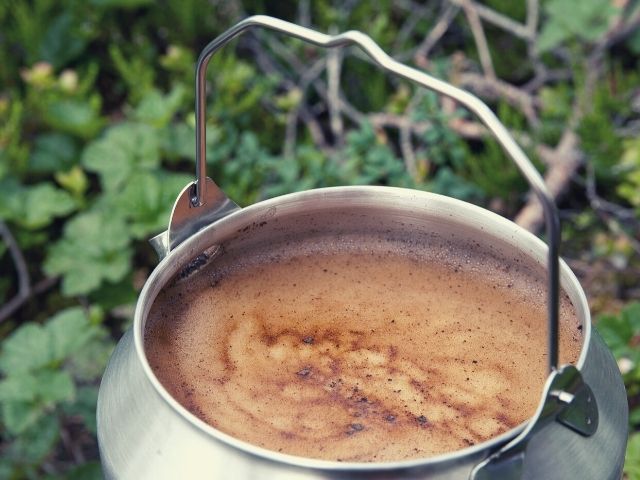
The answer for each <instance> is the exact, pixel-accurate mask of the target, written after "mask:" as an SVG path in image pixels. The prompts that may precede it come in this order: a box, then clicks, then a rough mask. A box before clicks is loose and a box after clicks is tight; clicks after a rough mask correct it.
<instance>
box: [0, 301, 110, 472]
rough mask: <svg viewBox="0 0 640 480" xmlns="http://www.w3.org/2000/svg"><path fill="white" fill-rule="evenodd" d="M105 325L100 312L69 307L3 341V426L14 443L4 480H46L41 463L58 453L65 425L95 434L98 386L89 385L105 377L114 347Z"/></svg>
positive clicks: (3, 464)
mask: <svg viewBox="0 0 640 480" xmlns="http://www.w3.org/2000/svg"><path fill="white" fill-rule="evenodd" d="M100 321H101V315H100V314H99V312H98V311H93V313H92V314H91V315H87V314H86V313H85V312H84V311H83V310H82V309H80V308H78V307H73V308H68V309H66V310H62V311H61V312H59V313H57V314H56V315H54V316H53V317H51V318H50V319H49V320H47V321H46V322H45V323H44V324H43V325H37V324H34V323H27V324H25V325H23V326H21V327H20V328H18V329H17V330H16V331H15V332H14V333H13V334H12V335H11V336H10V337H8V338H7V339H6V340H5V341H4V342H3V344H2V350H1V351H0V372H1V373H2V379H1V380H0V405H1V408H0V424H1V425H2V427H3V428H4V429H5V430H6V433H7V435H9V437H10V438H12V439H13V442H12V443H11V444H10V446H9V447H8V448H7V449H6V451H5V452H3V455H2V456H1V458H2V459H1V460H0V472H2V473H3V474H4V475H3V478H23V477H24V478H41V475H42V471H41V470H40V464H41V462H42V461H43V460H44V459H45V458H47V457H50V456H52V455H54V454H55V452H54V449H55V447H56V444H57V441H58V436H59V433H60V428H61V424H62V423H63V422H68V421H74V422H80V424H81V425H82V426H83V428H86V429H87V430H89V431H90V432H94V433H95V420H94V418H93V413H92V411H93V404H94V402H95V398H96V387H95V385H92V384H91V383H87V382H92V381H93V380H94V379H95V378H96V377H97V376H99V375H100V374H101V371H102V368H104V365H105V362H106V359H107V356H108V355H109V354H110V351H111V348H112V346H113V344H112V342H111V341H110V340H109V335H108V332H107V331H106V329H105V328H104V327H103V326H102V325H101V324H100ZM96 473H98V472H96V471H95V469H94V470H93V478H99V476H98V475H96ZM85 478H87V477H85Z"/></svg>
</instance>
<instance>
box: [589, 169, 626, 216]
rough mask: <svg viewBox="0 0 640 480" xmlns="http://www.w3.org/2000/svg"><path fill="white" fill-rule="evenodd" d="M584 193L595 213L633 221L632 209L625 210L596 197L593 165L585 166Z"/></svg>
mask: <svg viewBox="0 0 640 480" xmlns="http://www.w3.org/2000/svg"><path fill="white" fill-rule="evenodd" d="M585 191H586V193H587V198H588V199H589V204H590V205H591V208H593V210H595V211H596V212H598V213H600V212H604V214H605V215H607V216H608V215H613V216H614V217H616V218H619V219H621V220H624V221H629V220H635V218H636V212H635V210H634V209H633V208H625V207H623V206H621V205H617V204H615V203H613V202H609V201H608V200H605V199H604V198H602V197H600V196H599V195H598V192H597V189H596V174H595V169H594V168H593V165H591V164H588V165H587V180H586V184H585Z"/></svg>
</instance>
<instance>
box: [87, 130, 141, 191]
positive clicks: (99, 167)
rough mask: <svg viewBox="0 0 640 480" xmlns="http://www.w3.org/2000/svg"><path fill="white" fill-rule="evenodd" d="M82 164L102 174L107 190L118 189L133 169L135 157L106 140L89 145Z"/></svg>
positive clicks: (102, 180)
mask: <svg viewBox="0 0 640 480" xmlns="http://www.w3.org/2000/svg"><path fill="white" fill-rule="evenodd" d="M82 164H83V165H84V166H85V167H86V168H87V170H89V171H92V172H96V173H98V174H99V175H100V181H101V182H102V187H103V188H104V189H105V190H106V191H112V190H116V189H118V188H119V187H120V186H121V185H122V184H123V183H124V182H125V180H126V179H127V177H128V176H129V175H130V173H131V171H132V170H133V159H132V158H131V157H130V156H129V155H128V154H127V152H126V151H124V150H122V149H120V148H115V147H114V146H112V145H110V144H109V143H108V142H106V141H104V140H99V141H96V142H93V143H90V144H89V145H88V146H87V148H86V149H85V150H84V152H83V154H82Z"/></svg>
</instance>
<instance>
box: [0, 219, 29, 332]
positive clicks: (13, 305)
mask: <svg viewBox="0 0 640 480" xmlns="http://www.w3.org/2000/svg"><path fill="white" fill-rule="evenodd" d="M0 237H2V239H3V240H4V243H5V244H6V245H7V248H8V249H9V253H10V254H11V259H12V260H13V264H14V266H15V268H16V273H17V275H18V293H17V294H16V296H15V297H13V298H12V299H11V300H9V301H8V302H7V303H5V304H4V305H3V306H2V308H0V323H1V322H2V321H4V320H6V319H7V318H8V317H9V316H10V315H12V314H13V312H15V311H16V310H17V309H18V308H20V306H21V305H22V304H23V303H24V302H25V301H26V300H27V299H28V298H29V297H30V296H31V279H30V278H29V270H28V268H27V262H26V261H25V259H24V255H23V254H22V250H20V246H19V245H18V242H16V239H15V238H14V237H13V234H12V233H11V230H9V227H7V224H6V223H4V222H3V221H0Z"/></svg>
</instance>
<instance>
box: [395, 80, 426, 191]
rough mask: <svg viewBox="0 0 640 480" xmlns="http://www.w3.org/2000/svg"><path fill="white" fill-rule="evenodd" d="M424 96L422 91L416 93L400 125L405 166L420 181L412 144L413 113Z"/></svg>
mask: <svg viewBox="0 0 640 480" xmlns="http://www.w3.org/2000/svg"><path fill="white" fill-rule="evenodd" d="M423 96H424V92H423V90H422V89H419V90H417V91H416V92H415V93H414V95H413V97H412V98H411V101H410V102H409V104H408V105H407V108H406V109H405V114H404V117H403V118H404V121H403V122H402V124H401V125H400V151H401V152H402V158H403V160H404V165H405V167H406V169H407V171H408V172H409V175H411V177H412V178H413V179H414V180H418V168H417V165H416V154H415V152H414V150H413V145H412V143H411V132H412V130H411V123H412V122H411V113H412V112H413V110H414V109H415V108H416V107H417V106H418V104H419V103H420V100H421V99H422V97H423Z"/></svg>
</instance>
